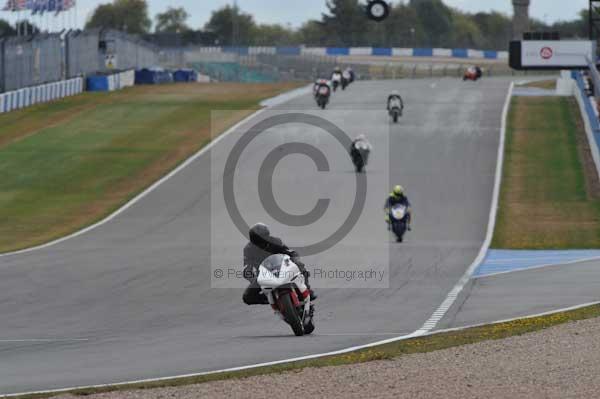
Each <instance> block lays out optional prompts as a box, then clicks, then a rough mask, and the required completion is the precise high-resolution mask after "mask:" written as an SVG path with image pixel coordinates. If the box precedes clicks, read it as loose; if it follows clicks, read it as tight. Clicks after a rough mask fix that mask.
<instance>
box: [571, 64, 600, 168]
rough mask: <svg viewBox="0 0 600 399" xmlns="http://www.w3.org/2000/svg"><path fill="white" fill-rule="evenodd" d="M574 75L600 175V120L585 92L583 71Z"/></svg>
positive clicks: (586, 128)
mask: <svg viewBox="0 0 600 399" xmlns="http://www.w3.org/2000/svg"><path fill="white" fill-rule="evenodd" d="M572 76H573V78H574V79H575V81H576V85H577V87H576V90H575V98H576V99H577V103H578V104H579V107H580V109H581V113H582V117H583V120H584V126H585V131H586V134H587V137H588V142H589V145H590V150H591V153H592V158H593V159H594V163H595V165H596V171H597V173H598V176H599V177H600V122H599V121H598V115H597V114H596V112H595V111H594V106H593V105H592V101H591V99H590V97H588V96H587V94H586V92H585V83H584V82H583V76H582V75H581V72H576V71H573V75H572Z"/></svg>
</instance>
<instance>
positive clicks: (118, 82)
mask: <svg viewBox="0 0 600 399" xmlns="http://www.w3.org/2000/svg"><path fill="white" fill-rule="evenodd" d="M86 82H87V91H115V90H121V89H124V88H126V87H130V86H133V85H134V82H135V72H134V71H133V70H131V71H125V72H120V73H115V74H112V75H99V76H89V77H88V78H87V81H86Z"/></svg>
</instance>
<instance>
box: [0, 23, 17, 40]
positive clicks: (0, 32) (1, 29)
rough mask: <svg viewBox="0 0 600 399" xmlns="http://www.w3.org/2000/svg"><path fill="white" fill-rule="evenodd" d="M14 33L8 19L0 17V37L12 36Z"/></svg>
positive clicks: (15, 32)
mask: <svg viewBox="0 0 600 399" xmlns="http://www.w3.org/2000/svg"><path fill="white" fill-rule="evenodd" d="M16 34H17V31H16V30H15V28H13V27H12V25H11V24H10V23H9V22H8V21H6V20H4V19H0V37H5V36H14V35H16Z"/></svg>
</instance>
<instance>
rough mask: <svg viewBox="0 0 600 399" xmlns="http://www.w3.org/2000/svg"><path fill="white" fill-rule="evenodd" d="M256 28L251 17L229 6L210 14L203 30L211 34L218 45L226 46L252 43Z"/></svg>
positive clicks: (237, 8)
mask: <svg viewBox="0 0 600 399" xmlns="http://www.w3.org/2000/svg"><path fill="white" fill-rule="evenodd" d="M255 28H256V24H255V23H254V19H253V18H252V15H250V14H246V13H243V12H240V9H239V7H231V6H229V5H227V6H225V7H223V8H221V9H219V10H216V11H214V12H213V13H212V16H211V17H210V20H209V21H208V22H207V23H206V25H205V26H204V29H205V30H207V31H209V32H211V33H213V34H214V35H215V36H216V38H217V40H218V41H219V43H220V44H222V45H226V46H232V45H236V46H239V45H248V44H250V43H252V42H253V33H254V30H255Z"/></svg>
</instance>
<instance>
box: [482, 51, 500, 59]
mask: <svg viewBox="0 0 600 399" xmlns="http://www.w3.org/2000/svg"><path fill="white" fill-rule="evenodd" d="M483 57H484V58H489V59H493V60H495V59H497V58H498V52H497V51H493V50H485V51H484V52H483Z"/></svg>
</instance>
